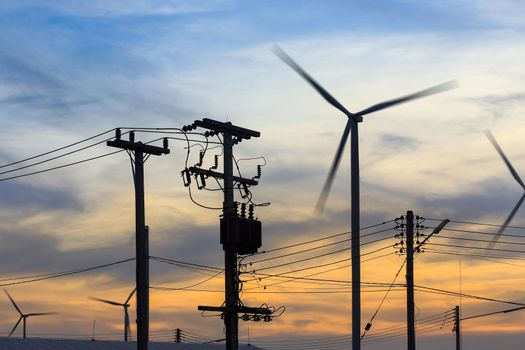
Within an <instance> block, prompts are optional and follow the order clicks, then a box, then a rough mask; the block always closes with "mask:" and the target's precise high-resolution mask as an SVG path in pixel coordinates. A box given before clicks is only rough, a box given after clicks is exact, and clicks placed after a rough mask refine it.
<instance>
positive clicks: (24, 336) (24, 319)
mask: <svg viewBox="0 0 525 350" xmlns="http://www.w3.org/2000/svg"><path fill="white" fill-rule="evenodd" d="M26 320H27V316H24V317H23V321H24V324H23V326H24V333H23V334H24V335H23V338H24V339H25V338H26V330H27V327H26Z"/></svg>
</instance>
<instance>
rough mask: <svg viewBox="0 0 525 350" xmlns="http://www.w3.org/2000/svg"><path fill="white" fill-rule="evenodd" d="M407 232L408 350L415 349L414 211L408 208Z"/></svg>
mask: <svg viewBox="0 0 525 350" xmlns="http://www.w3.org/2000/svg"><path fill="white" fill-rule="evenodd" d="M406 233H407V237H406V240H407V245H406V246H407V266H406V280H407V335H408V339H407V342H408V350H416V330H415V328H416V327H415V326H416V325H415V317H414V213H413V212H412V211H411V210H409V211H407V216H406Z"/></svg>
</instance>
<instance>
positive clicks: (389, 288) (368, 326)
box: [361, 259, 407, 340]
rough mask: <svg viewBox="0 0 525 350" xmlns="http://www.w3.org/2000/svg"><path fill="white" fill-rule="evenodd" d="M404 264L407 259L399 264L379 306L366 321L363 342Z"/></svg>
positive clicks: (362, 336)
mask: <svg viewBox="0 0 525 350" xmlns="http://www.w3.org/2000/svg"><path fill="white" fill-rule="evenodd" d="M406 262H407V259H405V260H403V263H402V264H401V266H400V267H399V269H398V270H397V272H396V274H395V276H394V279H393V280H392V283H391V284H390V286H389V287H388V289H387V291H386V293H385V295H384V296H383V299H381V302H380V303H379V306H378V307H377V309H376V311H375V312H374V313H373V314H372V317H370V321H368V323H367V324H366V327H365V330H364V332H363V334H362V335H361V340H363V338H364V337H365V336H366V334H367V333H368V331H369V330H370V329H371V327H372V321H374V318H375V317H376V316H377V314H378V312H379V310H380V309H381V306H383V303H384V302H385V300H386V298H387V296H388V294H389V293H390V290H391V289H392V287H394V284H395V283H396V280H397V277H398V276H399V274H400V273H401V270H402V269H403V267H404V266H405V264H406Z"/></svg>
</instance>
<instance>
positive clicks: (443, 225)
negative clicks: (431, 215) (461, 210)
mask: <svg viewBox="0 0 525 350" xmlns="http://www.w3.org/2000/svg"><path fill="white" fill-rule="evenodd" d="M449 222H450V220H449V219H445V220H443V221H441V223H440V224H439V225H437V226H436V228H435V229H434V230H433V231H432V233H431V234H429V235H428V236H427V237H425V239H424V240H423V241H422V242H421V243H419V244H418V245H417V246H416V247H415V248H414V250H417V249H419V248H421V247H422V246H423V244H425V243H426V242H427V241H428V240H429V239H430V237H432V236H433V235H436V234H438V233H439V232H441V230H442V229H443V228H444V227H445V225H446V224H448V223H449Z"/></svg>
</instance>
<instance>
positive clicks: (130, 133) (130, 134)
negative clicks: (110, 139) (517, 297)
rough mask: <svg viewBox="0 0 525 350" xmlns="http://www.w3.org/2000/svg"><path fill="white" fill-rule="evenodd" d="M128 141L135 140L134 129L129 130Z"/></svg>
mask: <svg viewBox="0 0 525 350" xmlns="http://www.w3.org/2000/svg"><path fill="white" fill-rule="evenodd" d="M129 142H135V131H130V132H129Z"/></svg>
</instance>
